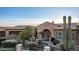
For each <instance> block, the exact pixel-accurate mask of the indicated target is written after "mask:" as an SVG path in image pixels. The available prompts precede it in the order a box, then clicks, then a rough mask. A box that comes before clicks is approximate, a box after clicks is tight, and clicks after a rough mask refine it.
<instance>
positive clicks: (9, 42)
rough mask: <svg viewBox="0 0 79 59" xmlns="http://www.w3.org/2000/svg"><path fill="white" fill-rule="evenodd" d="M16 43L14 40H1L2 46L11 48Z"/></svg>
mask: <svg viewBox="0 0 79 59" xmlns="http://www.w3.org/2000/svg"><path fill="white" fill-rule="evenodd" d="M16 44H17V41H16V40H5V41H3V42H1V45H2V46H3V47H4V48H13V47H14V48H15V47H16Z"/></svg>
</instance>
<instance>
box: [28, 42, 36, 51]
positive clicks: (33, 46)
mask: <svg viewBox="0 0 79 59" xmlns="http://www.w3.org/2000/svg"><path fill="white" fill-rule="evenodd" d="M29 50H34V51H37V50H38V44H37V43H35V42H32V43H30V44H29Z"/></svg>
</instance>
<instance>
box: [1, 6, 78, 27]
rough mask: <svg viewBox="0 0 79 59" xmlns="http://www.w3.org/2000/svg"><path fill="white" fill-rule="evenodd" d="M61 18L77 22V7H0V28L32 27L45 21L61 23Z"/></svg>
mask: <svg viewBox="0 0 79 59" xmlns="http://www.w3.org/2000/svg"><path fill="white" fill-rule="evenodd" d="M63 16H67V17H68V16H71V17H72V22H78V21H79V20H78V19H79V8H78V7H0V26H15V25H33V26H37V25H39V24H41V23H43V22H45V21H49V22H52V21H55V23H62V22H63Z"/></svg>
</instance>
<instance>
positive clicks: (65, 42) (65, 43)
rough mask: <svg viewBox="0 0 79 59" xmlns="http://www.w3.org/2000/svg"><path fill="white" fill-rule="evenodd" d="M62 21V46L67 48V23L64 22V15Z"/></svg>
mask: <svg viewBox="0 0 79 59" xmlns="http://www.w3.org/2000/svg"><path fill="white" fill-rule="evenodd" d="M63 22H64V24H63V25H64V41H63V43H64V44H63V46H64V48H65V49H66V48H68V42H67V24H66V16H63Z"/></svg>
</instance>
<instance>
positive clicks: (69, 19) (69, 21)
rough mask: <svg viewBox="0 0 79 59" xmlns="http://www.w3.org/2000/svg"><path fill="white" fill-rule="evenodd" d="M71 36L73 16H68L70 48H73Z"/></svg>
mask: <svg viewBox="0 0 79 59" xmlns="http://www.w3.org/2000/svg"><path fill="white" fill-rule="evenodd" d="M71 39H72V37H71V16H69V17H68V48H71V45H72V40H71Z"/></svg>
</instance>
